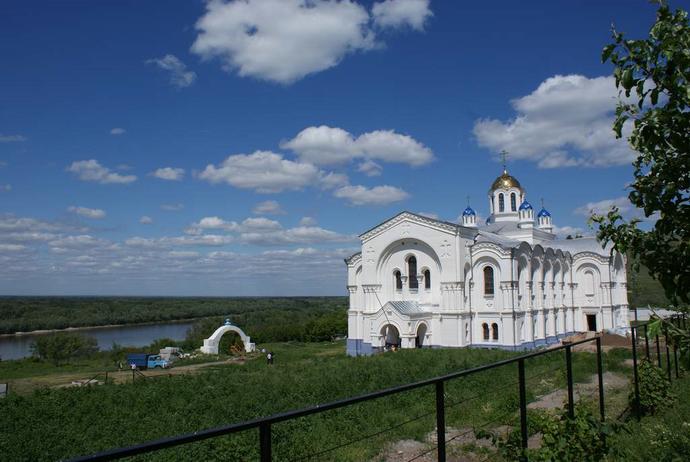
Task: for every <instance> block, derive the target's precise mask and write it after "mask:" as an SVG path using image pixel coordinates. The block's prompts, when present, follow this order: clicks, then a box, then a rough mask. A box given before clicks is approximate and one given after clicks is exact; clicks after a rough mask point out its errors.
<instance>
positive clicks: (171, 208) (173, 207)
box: [161, 203, 184, 212]
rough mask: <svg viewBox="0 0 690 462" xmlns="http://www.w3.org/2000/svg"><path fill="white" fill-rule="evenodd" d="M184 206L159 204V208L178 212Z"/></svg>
mask: <svg viewBox="0 0 690 462" xmlns="http://www.w3.org/2000/svg"><path fill="white" fill-rule="evenodd" d="M183 208H184V204H180V203H177V204H161V210H165V211H166V212H179V211H180V210H182V209H183Z"/></svg>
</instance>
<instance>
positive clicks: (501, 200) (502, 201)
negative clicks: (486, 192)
mask: <svg viewBox="0 0 690 462" xmlns="http://www.w3.org/2000/svg"><path fill="white" fill-rule="evenodd" d="M505 209H506V203H505V199H504V198H503V193H500V194H499V195H498V211H499V212H503V211H505Z"/></svg>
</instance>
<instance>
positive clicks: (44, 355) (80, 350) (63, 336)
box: [31, 333, 98, 366]
mask: <svg viewBox="0 0 690 462" xmlns="http://www.w3.org/2000/svg"><path fill="white" fill-rule="evenodd" d="M31 351H32V353H33V354H34V355H35V356H38V357H39V358H40V359H43V360H48V361H52V362H53V363H54V364H55V365H56V366H57V365H59V364H60V363H61V362H64V361H67V360H68V359H73V358H80V357H81V358H83V357H87V356H91V355H93V354H94V353H96V352H97V351H98V342H97V341H96V339H95V338H93V337H87V336H85V335H80V334H72V333H60V334H54V335H46V336H42V337H39V338H38V339H37V340H36V341H35V342H34V343H33V345H31Z"/></svg>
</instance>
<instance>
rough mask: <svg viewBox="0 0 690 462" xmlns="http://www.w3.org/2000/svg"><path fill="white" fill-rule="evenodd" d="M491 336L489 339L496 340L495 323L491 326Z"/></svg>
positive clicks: (496, 328)
mask: <svg viewBox="0 0 690 462" xmlns="http://www.w3.org/2000/svg"><path fill="white" fill-rule="evenodd" d="M491 334H492V336H491V338H492V339H493V340H498V324H496V323H493V324H491Z"/></svg>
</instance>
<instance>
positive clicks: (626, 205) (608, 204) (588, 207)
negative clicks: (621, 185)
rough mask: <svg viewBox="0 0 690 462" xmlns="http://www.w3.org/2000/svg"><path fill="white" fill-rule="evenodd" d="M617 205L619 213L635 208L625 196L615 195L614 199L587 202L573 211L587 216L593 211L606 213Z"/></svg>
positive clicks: (600, 213)
mask: <svg viewBox="0 0 690 462" xmlns="http://www.w3.org/2000/svg"><path fill="white" fill-rule="evenodd" d="M613 207H618V210H619V211H620V213H621V214H625V213H627V212H630V211H632V210H634V209H635V208H634V207H633V205H632V204H631V203H630V200H629V199H628V198H627V197H616V198H615V199H604V200H601V201H598V202H588V203H586V204H585V205H582V206H580V207H578V208H576V209H575V210H574V212H573V213H575V214H577V215H582V216H585V217H589V216H590V215H592V214H593V213H596V214H599V215H602V214H606V213H607V212H608V211H609V210H611V208H613Z"/></svg>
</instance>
